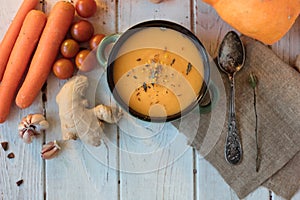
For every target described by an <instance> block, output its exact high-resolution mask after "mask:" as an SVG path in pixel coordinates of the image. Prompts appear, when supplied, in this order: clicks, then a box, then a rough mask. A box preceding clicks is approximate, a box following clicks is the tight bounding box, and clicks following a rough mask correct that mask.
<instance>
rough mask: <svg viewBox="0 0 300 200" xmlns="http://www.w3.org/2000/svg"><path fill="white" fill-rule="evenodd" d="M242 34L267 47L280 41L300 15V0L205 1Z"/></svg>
mask: <svg viewBox="0 0 300 200" xmlns="http://www.w3.org/2000/svg"><path fill="white" fill-rule="evenodd" d="M203 1H204V2H206V3H208V4H210V5H211V6H212V7H213V8H214V9H215V10H216V11H217V13H218V14H219V16H220V17H221V18H222V19H223V20H224V21H225V22H227V23H228V24H229V25H231V26H232V27H233V28H235V29H236V30H237V31H239V32H240V33H242V34H244V35H247V36H249V37H252V38H255V39H257V40H259V41H261V42H263V43H265V44H273V43H275V42H277V41H278V40H280V39H281V38H282V37H283V36H284V35H285V34H286V33H287V32H288V30H289V29H290V28H291V27H292V25H293V24H294V22H295V20H296V19H297V17H298V15H299V13H300V0H203Z"/></svg>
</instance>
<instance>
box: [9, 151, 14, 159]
mask: <svg viewBox="0 0 300 200" xmlns="http://www.w3.org/2000/svg"><path fill="white" fill-rule="evenodd" d="M7 158H9V159H13V158H15V154H14V153H13V152H11V153H9V154H8V155H7Z"/></svg>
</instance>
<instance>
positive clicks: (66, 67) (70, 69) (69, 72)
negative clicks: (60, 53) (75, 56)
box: [52, 58, 74, 79]
mask: <svg viewBox="0 0 300 200" xmlns="http://www.w3.org/2000/svg"><path fill="white" fill-rule="evenodd" d="M52 71H53V73H54V75H55V76H56V77H57V78H59V79H67V78H71V77H72V76H73V73H74V64H73V63H72V61H71V60H69V59H66V58H60V59H58V60H57V61H56V62H55V63H54V64H53V67H52Z"/></svg>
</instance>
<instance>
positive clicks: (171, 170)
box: [118, 0, 193, 200]
mask: <svg viewBox="0 0 300 200" xmlns="http://www.w3.org/2000/svg"><path fill="white" fill-rule="evenodd" d="M178 5H180V6H178ZM118 19H119V31H120V32H123V31H125V30H126V29H127V28H129V27H130V26H132V25H135V24H137V23H139V22H141V21H146V20H151V19H166V20H170V21H174V22H176V23H179V24H181V25H183V26H185V27H187V28H190V2H189V1H184V2H183V1H180V0H174V1H163V2H162V3H160V4H153V3H151V2H150V1H138V0H131V1H119V18H118ZM137 124H139V123H138V122H137ZM142 124H143V125H145V124H144V123H142ZM143 125H142V126H143ZM148 125H149V124H148ZM131 126H132V124H131ZM162 126H165V127H164V131H161V132H159V131H158V132H156V131H157V130H158V129H159V128H161V127H160V125H158V124H152V125H150V127H149V128H150V129H151V128H152V130H153V131H149V132H148V129H147V130H145V129H142V128H139V126H137V127H136V128H133V129H132V130H127V129H126V128H124V129H122V126H121V128H120V195H121V196H120V199H131V200H135V199H149V200H150V199H172V200H173V199H193V152H192V149H191V148H190V147H188V146H187V144H186V141H185V137H184V136H183V135H181V134H180V133H178V132H177V130H176V129H175V128H174V127H173V126H171V125H170V124H164V125H162ZM131 128H132V127H131ZM151 134H152V135H151ZM155 134H156V135H155ZM149 135H150V136H149ZM143 137H144V138H143ZM175 137H178V138H180V139H179V143H180V144H176V145H174V144H171V143H172V139H174V138H175ZM181 148H183V149H184V150H182V149H181ZM159 150H161V151H159Z"/></svg>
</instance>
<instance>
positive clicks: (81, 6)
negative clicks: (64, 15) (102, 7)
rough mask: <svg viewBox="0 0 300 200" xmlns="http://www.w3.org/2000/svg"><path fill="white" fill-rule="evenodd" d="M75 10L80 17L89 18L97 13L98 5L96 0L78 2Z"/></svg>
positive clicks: (79, 0)
mask: <svg viewBox="0 0 300 200" xmlns="http://www.w3.org/2000/svg"><path fill="white" fill-rule="evenodd" d="M75 9H76V12H77V14H78V15H79V16H80V17H83V18H88V17H91V16H93V15H94V14H95V13H96V11H97V4H96V2H95V1H94V0H78V1H77V2H76V4H75Z"/></svg>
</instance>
